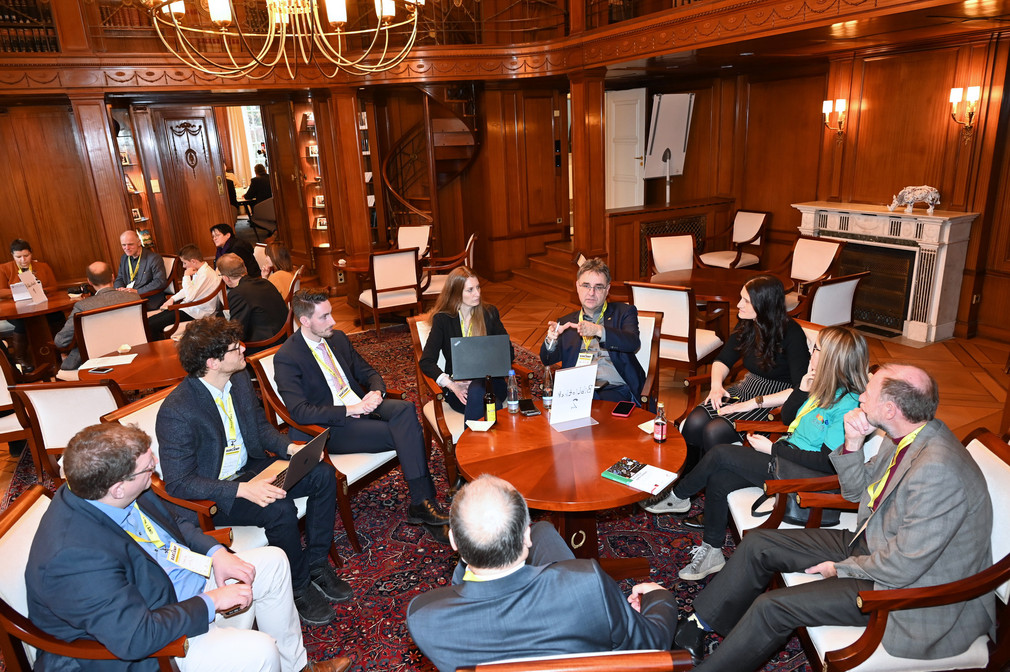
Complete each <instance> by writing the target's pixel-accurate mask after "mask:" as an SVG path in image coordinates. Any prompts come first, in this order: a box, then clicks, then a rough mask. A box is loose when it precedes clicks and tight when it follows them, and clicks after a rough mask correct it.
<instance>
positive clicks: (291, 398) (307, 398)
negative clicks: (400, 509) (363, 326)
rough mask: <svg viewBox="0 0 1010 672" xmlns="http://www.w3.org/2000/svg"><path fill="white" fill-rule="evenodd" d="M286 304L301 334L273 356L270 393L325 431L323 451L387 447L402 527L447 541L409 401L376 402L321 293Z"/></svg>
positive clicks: (377, 383)
mask: <svg viewBox="0 0 1010 672" xmlns="http://www.w3.org/2000/svg"><path fill="white" fill-rule="evenodd" d="M291 307H292V310H293V311H294V314H295V317H296V318H297V319H298V322H299V324H300V325H301V329H299V331H298V332H296V333H295V334H294V335H293V336H292V337H291V338H289V339H288V340H287V341H286V342H285V343H284V345H282V346H281V348H280V350H278V351H277V355H276V356H275V357H274V378H275V380H276V382H277V391H278V392H279V393H280V395H281V398H282V399H283V400H284V405H285V406H287V409H288V412H289V413H291V417H292V418H294V420H295V422H298V423H300V424H303V425H321V426H323V427H329V428H330V438H329V442H328V444H327V450H329V451H330V452H331V453H381V452H384V451H387V450H395V451H396V455H397V457H398V458H399V459H400V468H401V469H403V477H404V479H405V480H406V481H407V487H408V489H409V490H410V505H409V506H408V507H407V522H408V523H410V524H412V525H420V524H424V525H426V526H427V527H428V530H429V531H430V532H431V533H432V536H434V537H435V538H436V539H438V540H439V541H443V543H448V536H447V533H446V530H445V525H446V524H447V523H448V522H449V517H448V516H447V515H446V514H445V511H444V510H443V509H442V508H441V506H440V505H439V503H438V499H437V498H436V497H435V484H434V482H433V481H432V480H431V473H430V472H429V471H428V452H427V451H426V450H425V446H424V433H423V432H422V431H421V425H420V423H418V421H417V410H416V408H415V407H414V404H412V403H410V402H409V401H403V400H400V399H385V398H384V397H385V394H386V385H385V383H383V382H382V376H380V375H379V374H378V373H377V372H376V371H375V369H373V368H372V367H371V366H370V365H369V364H368V362H366V361H365V359H364V358H363V357H362V356H361V355H360V354H358V352H357V351H356V350H355V349H354V348H353V347H352V346H351V342H350V341H349V340H347V336H346V335H344V332H342V331H337V330H335V329H334V328H333V325H334V322H333V315H332V309H331V307H330V299H329V296H328V295H327V294H326V292H321V291H319V290H308V289H302V290H299V291H297V292H295V295H294V298H293V299H292V301H291ZM291 436H292V437H294V438H298V437H299V436H300V433H299V432H297V431H296V430H294V429H292V430H291Z"/></svg>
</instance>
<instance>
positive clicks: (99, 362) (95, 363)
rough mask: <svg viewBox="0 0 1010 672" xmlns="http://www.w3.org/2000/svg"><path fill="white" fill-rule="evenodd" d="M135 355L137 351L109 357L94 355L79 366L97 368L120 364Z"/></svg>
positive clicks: (129, 360) (132, 358) (130, 359)
mask: <svg viewBox="0 0 1010 672" xmlns="http://www.w3.org/2000/svg"><path fill="white" fill-rule="evenodd" d="M136 356H137V353H133V354H132V355H113V356H111V357H95V358H93V359H89V360H88V361H86V362H84V363H83V364H81V368H82V369H97V368H98V367H100V366H121V365H123V364H129V363H130V362H132V361H133V360H134V358H135V357H136Z"/></svg>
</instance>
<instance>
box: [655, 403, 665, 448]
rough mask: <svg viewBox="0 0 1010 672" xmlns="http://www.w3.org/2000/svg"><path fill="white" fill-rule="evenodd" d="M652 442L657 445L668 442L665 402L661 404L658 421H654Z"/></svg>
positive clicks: (657, 410) (657, 415)
mask: <svg viewBox="0 0 1010 672" xmlns="http://www.w3.org/2000/svg"><path fill="white" fill-rule="evenodd" d="M652 440H653V441H655V442H656V443H663V442H664V441H666V406H664V405H663V402H659V405H658V407H657V409H656V419H655V420H653V421H652Z"/></svg>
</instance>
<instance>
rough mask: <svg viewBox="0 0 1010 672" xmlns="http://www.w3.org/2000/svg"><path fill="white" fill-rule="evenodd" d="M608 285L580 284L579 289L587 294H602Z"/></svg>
mask: <svg viewBox="0 0 1010 672" xmlns="http://www.w3.org/2000/svg"><path fill="white" fill-rule="evenodd" d="M609 286H610V285H590V284H589V283H588V282H580V283H579V287H581V288H582V289H584V290H586V291H587V292H603V291H605V290H606V289H607V287H609Z"/></svg>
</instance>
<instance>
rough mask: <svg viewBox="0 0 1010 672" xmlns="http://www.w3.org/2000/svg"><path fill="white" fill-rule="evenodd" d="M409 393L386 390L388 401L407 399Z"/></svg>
mask: <svg viewBox="0 0 1010 672" xmlns="http://www.w3.org/2000/svg"><path fill="white" fill-rule="evenodd" d="M406 398H407V393H406V392H405V391H404V390H393V389H387V390H386V399H406Z"/></svg>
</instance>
